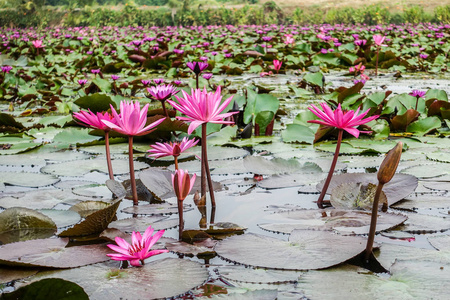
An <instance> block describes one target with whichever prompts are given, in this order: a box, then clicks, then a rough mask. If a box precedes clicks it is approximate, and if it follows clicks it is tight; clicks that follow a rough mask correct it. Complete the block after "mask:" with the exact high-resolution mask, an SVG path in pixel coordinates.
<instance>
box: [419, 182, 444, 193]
mask: <svg viewBox="0 0 450 300" xmlns="http://www.w3.org/2000/svg"><path fill="white" fill-rule="evenodd" d="M423 186H424V187H426V188H427V189H430V190H435V191H436V190H437V191H450V182H445V181H442V182H424V183H423Z"/></svg>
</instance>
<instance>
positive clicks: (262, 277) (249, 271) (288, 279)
mask: <svg viewBox="0 0 450 300" xmlns="http://www.w3.org/2000/svg"><path fill="white" fill-rule="evenodd" d="M218 271H219V274H220V276H221V277H223V278H225V279H227V280H231V281H235V282H247V283H257V284H281V283H296V282H297V280H298V278H299V276H301V274H302V273H300V272H296V271H285V270H283V271H279V270H266V269H253V268H246V267H243V266H222V267H219V268H218Z"/></svg>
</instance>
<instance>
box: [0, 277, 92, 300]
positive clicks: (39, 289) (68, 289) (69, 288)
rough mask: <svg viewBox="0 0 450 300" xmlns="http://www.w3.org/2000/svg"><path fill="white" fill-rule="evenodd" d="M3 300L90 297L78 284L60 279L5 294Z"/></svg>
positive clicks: (83, 298) (35, 283)
mask: <svg viewBox="0 0 450 300" xmlns="http://www.w3.org/2000/svg"><path fill="white" fill-rule="evenodd" d="M1 298H2V299H5V300H8V299H11V300H14V299H23V300H33V299H60V300H89V297H88V295H87V294H86V292H85V291H84V290H83V288H82V287H80V286H79V285H78V284H76V283H74V282H70V281H66V280H63V279H59V278H52V279H42V280H40V281H36V282H33V283H32V284H29V285H26V286H24V287H21V288H19V289H17V290H15V291H14V292H12V293H4V294H3V295H2V297H1Z"/></svg>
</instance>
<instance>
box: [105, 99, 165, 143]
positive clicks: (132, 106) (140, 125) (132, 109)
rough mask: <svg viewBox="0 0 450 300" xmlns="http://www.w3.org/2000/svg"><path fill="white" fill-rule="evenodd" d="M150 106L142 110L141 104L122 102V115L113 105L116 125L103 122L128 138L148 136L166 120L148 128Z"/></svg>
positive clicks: (112, 110)
mask: <svg viewBox="0 0 450 300" xmlns="http://www.w3.org/2000/svg"><path fill="white" fill-rule="evenodd" d="M147 111H148V104H146V105H145V106H144V107H143V108H142V109H141V108H140V106H139V102H128V101H121V102H120V114H118V113H117V111H116V110H115V109H114V107H113V106H112V105H111V112H112V114H113V117H114V119H115V122H116V123H113V122H110V121H107V120H102V122H103V123H104V124H105V125H106V126H108V127H109V128H111V129H112V130H114V131H117V132H119V133H121V134H124V135H128V136H140V135H146V134H148V133H150V132H151V131H152V129H153V128H155V127H156V126H158V125H159V124H161V123H162V122H163V121H164V120H165V119H164V118H161V119H159V120H157V121H155V122H153V123H151V124H150V125H148V126H145V124H146V122H147Z"/></svg>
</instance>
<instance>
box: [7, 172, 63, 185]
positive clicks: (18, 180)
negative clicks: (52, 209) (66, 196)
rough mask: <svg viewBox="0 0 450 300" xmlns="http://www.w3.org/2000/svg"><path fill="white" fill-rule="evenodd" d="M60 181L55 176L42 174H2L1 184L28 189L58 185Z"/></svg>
mask: <svg viewBox="0 0 450 300" xmlns="http://www.w3.org/2000/svg"><path fill="white" fill-rule="evenodd" d="M59 180H60V179H59V178H58V177H56V176H53V175H46V174H40V173H24V172H22V173H16V172H0V182H1V183H5V184H9V185H18V186H26V187H43V186H47V185H52V184H54V183H57V182H58V181H59Z"/></svg>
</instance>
